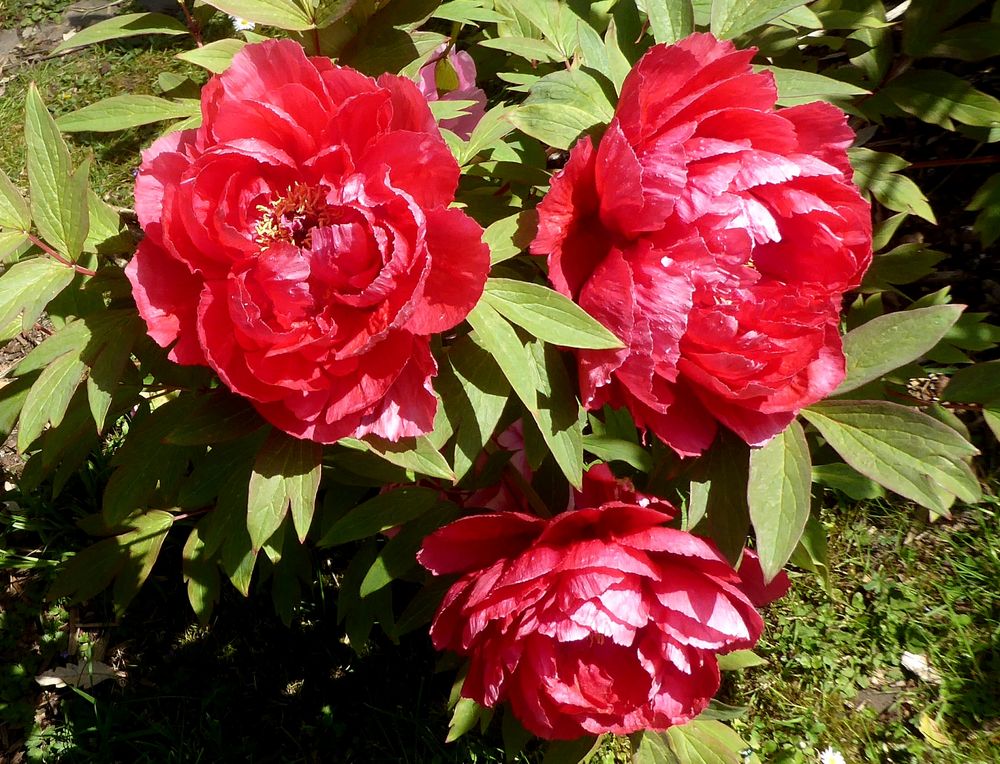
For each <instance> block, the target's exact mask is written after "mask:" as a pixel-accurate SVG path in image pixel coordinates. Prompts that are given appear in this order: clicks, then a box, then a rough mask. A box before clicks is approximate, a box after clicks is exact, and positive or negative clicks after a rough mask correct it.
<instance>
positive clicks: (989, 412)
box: [983, 406, 1000, 440]
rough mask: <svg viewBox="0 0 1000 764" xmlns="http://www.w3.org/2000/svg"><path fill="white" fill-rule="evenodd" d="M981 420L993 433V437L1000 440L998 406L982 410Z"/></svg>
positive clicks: (999, 408)
mask: <svg viewBox="0 0 1000 764" xmlns="http://www.w3.org/2000/svg"><path fill="white" fill-rule="evenodd" d="M983 418H984V419H985V420H986V424H987V425H988V426H989V428H990V430H991V431H992V432H993V437H994V438H996V439H997V440H1000V406H995V407H993V408H985V409H983Z"/></svg>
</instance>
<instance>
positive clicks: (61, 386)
mask: <svg viewBox="0 0 1000 764" xmlns="http://www.w3.org/2000/svg"><path fill="white" fill-rule="evenodd" d="M86 371H87V366H86V364H85V363H84V362H83V361H82V360H80V355H79V353H74V352H72V351H71V352H69V353H66V354H65V355H61V356H59V358H57V359H56V360H55V361H53V362H52V363H51V364H49V366H47V367H46V368H45V369H44V370H43V371H42V373H41V374H40V375H39V376H38V380H37V381H36V382H35V384H34V385H32V386H31V391H30V392H29V393H28V397H27V398H26V399H25V401H24V407H23V408H22V409H21V418H20V419H19V420H18V427H17V450H18V451H19V452H20V453H24V452H25V451H26V450H27V448H28V446H30V445H31V444H32V443H33V442H34V441H35V439H36V438H37V437H38V436H39V435H41V434H42V430H44V429H45V427H46V425H48V424H51V425H52V426H53V427H55V426H57V425H58V424H59V423H60V422H61V421H62V419H63V417H64V416H65V415H66V408H67V406H69V402H70V399H71V398H72V397H73V393H75V392H76V388H77V387H78V386H79V385H80V383H81V382H82V381H83V377H84V374H86Z"/></svg>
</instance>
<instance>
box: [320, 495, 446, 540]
mask: <svg viewBox="0 0 1000 764" xmlns="http://www.w3.org/2000/svg"><path fill="white" fill-rule="evenodd" d="M439 501H440V499H439V496H438V492H437V491H434V490H432V489H430V488H419V487H409V488H397V489H395V490H392V491H386V492H385V493H381V494H379V495H378V496H376V497H375V498H373V499H369V500H368V501H366V502H364V503H362V504H359V505H358V506H356V507H355V508H354V509H352V510H351V511H350V512H348V513H347V514H346V515H344V516H343V517H342V518H340V520H338V521H337V522H336V523H334V525H333V526H332V527H331V528H330V529H329V530H328V531H327V532H326V533H325V534H324V535H323V537H322V538H321V539H320V540H319V542H318V546H321V547H326V546H334V545H335V544H346V543H348V542H351V541H359V540H360V539H364V538H368V537H369V536H374V535H375V534H376V533H382V532H384V531H387V530H389V529H390V528H395V527H396V526H397V525H402V524H403V523H406V522H409V521H410V520H413V519H414V518H416V517H419V516H420V515H422V514H424V513H425V512H427V511H428V510H430V509H431V507H433V506H435V505H436V504H437V503H438V502H439Z"/></svg>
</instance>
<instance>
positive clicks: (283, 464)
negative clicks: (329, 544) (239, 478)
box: [247, 430, 323, 550]
mask: <svg viewBox="0 0 1000 764" xmlns="http://www.w3.org/2000/svg"><path fill="white" fill-rule="evenodd" d="M322 458H323V447H322V445H320V444H319V443H316V442H314V441H311V440H301V439H299V438H293V437H291V436H290V435H286V434H285V433H283V432H281V431H280V430H272V432H271V434H270V435H269V436H268V438H267V440H266V441H264V445H262V446H261V447H260V450H259V451H258V452H257V456H256V458H255V459H254V465H253V473H252V474H251V476H250V489H249V495H248V498H247V530H248V532H249V533H250V543H251V544H252V545H253V548H254V549H255V550H257V549H260V548H261V546H263V544H264V542H266V541H267V540H268V539H269V538H271V536H272V534H274V532H275V531H276V530H278V527H279V526H280V525H281V523H282V521H283V520H284V519H285V517H286V516H287V514H288V512H289V510H291V513H292V519H293V521H294V523H295V531H296V533H297V534H298V536H299V541H304V540H305V537H306V534H307V533H308V532H309V526H310V524H311V523H312V516H313V512H314V510H315V507H316V492H317V491H318V490H319V479H320V463H321V461H322Z"/></svg>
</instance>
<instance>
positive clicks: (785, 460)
mask: <svg viewBox="0 0 1000 764" xmlns="http://www.w3.org/2000/svg"><path fill="white" fill-rule="evenodd" d="M811 466H812V465H811V460H810V457H809V444H808V443H806V436H805V433H804V432H803V431H802V427H801V425H799V423H798V422H796V421H793V422H792V423H791V424H790V425H789V426H788V427H787V428H785V430H784V431H783V432H781V433H780V434H778V435H776V436H775V437H774V438H772V439H771V440H770V442H768V443H767V444H766V445H765V446H763V447H762V448H755V449H751V451H750V476H749V482H748V483H747V504H748V506H749V508H750V522H751V524H752V525H753V529H754V534H755V536H756V538H757V555H758V556H759V557H760V567H761V570H762V571H763V573H764V581H765V583H767V582H769V581H770V580H771V579H773V578H774V577H775V576H776V575H778V573H779V572H780V571H781V569H782V568H783V567H784V566H785V563H786V562H788V558H790V557H791V556H792V552H794V551H795V547H796V546H797V545H798V543H799V537H800V536H801V535H802V530H803V529H804V528H805V525H806V521H807V520H808V519H809V503H810V499H811V493H810V486H811V484H812V473H811Z"/></svg>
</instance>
